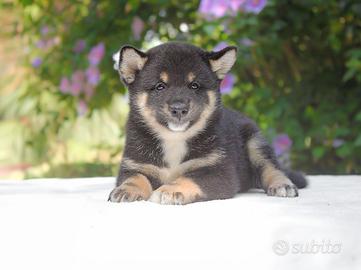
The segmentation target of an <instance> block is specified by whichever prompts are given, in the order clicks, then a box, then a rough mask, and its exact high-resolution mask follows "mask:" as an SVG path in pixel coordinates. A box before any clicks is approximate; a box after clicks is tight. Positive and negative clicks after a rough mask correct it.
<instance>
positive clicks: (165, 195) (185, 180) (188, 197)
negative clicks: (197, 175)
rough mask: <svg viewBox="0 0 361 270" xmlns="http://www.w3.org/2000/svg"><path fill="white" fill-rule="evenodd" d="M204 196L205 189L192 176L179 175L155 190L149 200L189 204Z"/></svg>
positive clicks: (162, 202)
mask: <svg viewBox="0 0 361 270" xmlns="http://www.w3.org/2000/svg"><path fill="white" fill-rule="evenodd" d="M202 198H204V194H203V191H202V190H201V189H200V187H199V186H198V185H197V183H196V182H195V181H194V180H193V179H192V178H189V177H179V178H177V179H176V180H175V181H174V182H172V183H170V184H167V185H163V186H161V187H159V188H158V189H157V190H155V191H154V192H153V193H152V196H151V197H150V199H149V200H150V201H152V202H156V203H160V204H187V203H191V202H195V201H197V200H200V199H202Z"/></svg>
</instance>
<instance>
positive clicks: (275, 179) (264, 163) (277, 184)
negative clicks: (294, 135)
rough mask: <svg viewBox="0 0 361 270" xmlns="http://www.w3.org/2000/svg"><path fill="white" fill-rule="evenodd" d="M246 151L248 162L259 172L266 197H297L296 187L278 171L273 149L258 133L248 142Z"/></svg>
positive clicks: (278, 167)
mask: <svg viewBox="0 0 361 270" xmlns="http://www.w3.org/2000/svg"><path fill="white" fill-rule="evenodd" d="M247 150H248V155H249V159H250V162H251V163H252V165H253V166H254V167H255V168H256V170H259V172H260V176H261V185H262V187H263V189H264V190H265V191H266V193H267V195H270V196H278V197H297V196H298V190H297V187H296V186H295V185H294V184H293V183H292V182H291V180H290V179H289V178H288V177H287V176H286V175H285V174H284V172H283V171H282V170H281V169H280V166H279V164H278V161H277V159H276V158H275V155H274V152H273V149H272V147H271V146H269V145H268V143H267V142H266V141H265V139H264V138H262V136H261V135H260V134H259V133H256V134H255V135H254V136H253V137H252V138H251V139H250V140H249V141H248V142H247Z"/></svg>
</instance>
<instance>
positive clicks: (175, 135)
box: [136, 91, 217, 167]
mask: <svg viewBox="0 0 361 270" xmlns="http://www.w3.org/2000/svg"><path fill="white" fill-rule="evenodd" d="M207 95H208V105H207V106H206V107H205V109H204V110H203V112H202V113H201V115H200V119H199V120H198V121H197V122H196V123H195V124H193V125H192V126H191V127H190V128H188V129H187V130H186V131H184V132H173V131H171V130H169V129H168V128H167V127H165V126H163V125H161V124H159V123H158V121H157V120H156V118H155V116H154V112H153V111H152V110H151V109H150V108H149V107H148V106H147V99H148V95H147V93H142V94H140V95H139V96H138V97H137V101H136V104H137V107H138V110H139V112H140V114H141V115H142V117H143V119H144V123H145V124H147V125H148V126H149V127H150V129H151V130H152V131H153V133H154V134H155V135H156V136H157V137H158V138H159V139H160V140H161V141H162V147H163V155H164V161H165V162H166V163H167V164H168V166H169V167H175V166H178V165H179V164H180V163H181V161H182V160H183V158H184V156H185V155H186V153H187V151H188V149H187V144H186V140H187V139H189V138H192V137H194V136H195V135H196V134H198V133H199V132H200V131H202V130H203V129H204V128H205V127H206V125H207V121H208V119H209V117H210V116H211V115H212V113H213V111H214V110H215V108H216V102H217V97H216V95H215V93H214V92H212V91H208V92H207ZM175 149H176V150H175Z"/></svg>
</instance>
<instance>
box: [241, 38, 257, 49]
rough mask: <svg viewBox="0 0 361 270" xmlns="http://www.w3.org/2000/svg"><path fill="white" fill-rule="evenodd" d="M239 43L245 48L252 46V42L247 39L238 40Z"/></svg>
mask: <svg viewBox="0 0 361 270" xmlns="http://www.w3.org/2000/svg"><path fill="white" fill-rule="evenodd" d="M239 43H240V44H241V45H243V46H245V47H251V46H253V45H254V41H253V40H251V39H249V38H242V39H240V40H239Z"/></svg>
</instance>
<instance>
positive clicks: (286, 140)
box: [272, 134, 292, 156]
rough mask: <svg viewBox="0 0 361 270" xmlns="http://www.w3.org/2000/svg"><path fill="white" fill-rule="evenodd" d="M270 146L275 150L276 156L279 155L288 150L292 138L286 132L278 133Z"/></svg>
mask: <svg viewBox="0 0 361 270" xmlns="http://www.w3.org/2000/svg"><path fill="white" fill-rule="evenodd" d="M272 146H273V149H274V150H275V153H276V156H280V155H282V154H283V153H285V152H287V151H289V150H290V148H291V146H292V140H291V139H290V137H288V135H287V134H279V135H277V136H276V137H275V138H274V139H273V142H272Z"/></svg>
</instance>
